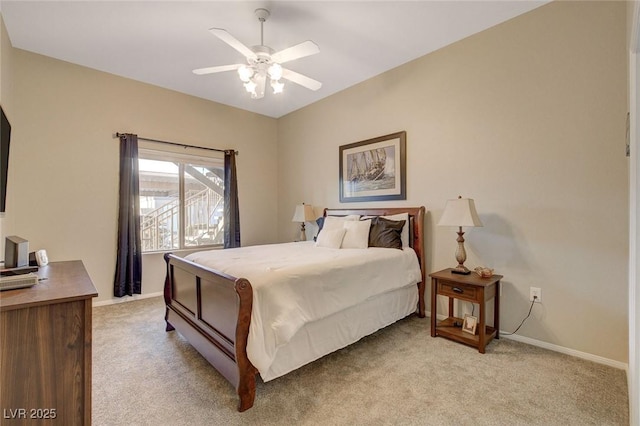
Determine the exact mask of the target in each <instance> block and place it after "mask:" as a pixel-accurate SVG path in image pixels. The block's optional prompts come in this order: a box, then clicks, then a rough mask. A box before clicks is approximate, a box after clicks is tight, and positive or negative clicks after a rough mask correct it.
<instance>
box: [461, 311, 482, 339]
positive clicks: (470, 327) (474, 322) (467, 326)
mask: <svg viewBox="0 0 640 426" xmlns="http://www.w3.org/2000/svg"><path fill="white" fill-rule="evenodd" d="M477 327H478V318H476V317H474V316H472V315H469V314H466V315H465V316H464V321H463V322H462V331H464V332H465V333H469V334H473V335H474V336H475V334H476V328H477Z"/></svg>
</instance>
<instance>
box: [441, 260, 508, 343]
mask: <svg viewBox="0 0 640 426" xmlns="http://www.w3.org/2000/svg"><path fill="white" fill-rule="evenodd" d="M429 276H430V277H431V337H436V336H442V337H446V338H448V339H451V340H455V341H456V342H460V343H464V344H466V345H469V346H473V347H476V348H478V352H480V353H482V354H483V353H484V352H485V351H484V348H485V347H486V346H487V344H489V342H490V341H491V340H492V339H493V338H496V339H499V338H500V280H501V279H502V275H493V276H492V277H489V278H482V277H480V276H478V275H477V274H474V273H471V274H469V275H460V274H454V273H452V272H451V268H449V269H444V270H442V271H438V272H434V273H432V274H429ZM438 295H441V296H446V297H448V298H449V315H448V317H447V318H446V319H444V320H442V321H438V320H437V314H438V313H437V310H438V309H437V307H438V304H437V300H438ZM453 299H459V300H464V301H467V302H472V303H477V304H478V305H479V311H480V313H479V318H478V326H477V330H476V334H475V335H472V334H470V333H466V332H464V331H462V327H460V326H459V325H457V324H462V321H463V320H462V318H456V317H454V313H453ZM491 299H493V303H494V306H493V308H494V309H493V327H490V326H488V325H486V321H487V318H486V309H485V308H486V302H488V301H490V300H491Z"/></svg>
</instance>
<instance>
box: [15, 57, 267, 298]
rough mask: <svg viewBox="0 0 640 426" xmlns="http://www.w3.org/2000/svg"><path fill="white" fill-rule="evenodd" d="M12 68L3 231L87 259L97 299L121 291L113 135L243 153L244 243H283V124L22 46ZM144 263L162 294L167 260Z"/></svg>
mask: <svg viewBox="0 0 640 426" xmlns="http://www.w3.org/2000/svg"><path fill="white" fill-rule="evenodd" d="M3 50H4V46H3ZM12 67H13V72H14V75H13V78H12V85H13V89H14V93H15V95H14V102H13V104H14V108H13V111H12V112H13V114H12V126H13V133H12V142H11V159H10V161H11V163H10V170H9V180H8V182H9V195H8V197H9V200H8V211H7V214H6V218H5V219H6V220H7V221H8V224H11V226H7V227H6V230H3V232H5V233H6V234H8V235H13V234H16V235H20V236H22V237H24V238H26V239H28V240H29V244H30V249H31V250H32V251H33V250H37V249H40V248H45V249H47V252H48V255H49V258H50V259H51V260H53V261H58V260H69V259H82V260H83V261H84V263H85V266H86V267H87V270H88V272H89V275H90V276H91V278H92V279H93V282H94V283H95V285H96V287H97V289H98V292H99V298H98V299H97V300H98V301H101V300H109V299H111V298H112V295H113V290H112V282H113V274H114V270H115V266H114V265H115V256H116V251H115V247H116V226H117V204H118V202H117V200H118V199H117V192H118V167H119V165H118V155H119V152H118V141H117V139H113V138H112V135H113V134H114V133H115V132H131V133H137V134H138V135H140V136H146V137H151V138H155V139H162V140H169V141H179V142H182V143H187V144H193V145H201V146H211V147H215V148H233V149H236V150H238V151H239V152H240V155H239V157H238V159H237V168H238V175H239V177H240V181H239V188H238V192H239V201H240V205H241V208H242V213H241V217H240V220H241V227H242V242H243V244H256V243H265V242H272V241H274V240H275V239H276V230H275V229H276V226H275V224H276V214H277V200H276V196H275V194H277V187H276V182H277V172H276V166H277V145H276V136H277V129H276V125H277V123H276V120H274V119H272V118H268V117H265V116H261V115H257V114H253V113H249V112H246V111H242V110H239V109H235V108H230V107H227V106H223V105H220V104H216V103H213V102H210V101H205V100H203V99H199V98H195V97H191V96H187V95H183V94H180V93H177V92H173V91H170V90H165V89H161V88H158V87H155V86H151V85H147V84H143V83H139V82H135V81H133V80H128V79H124V78H121V77H116V76H114V75H110V74H106V73H102V72H98V71H95V70H91V69H88V68H84V67H80V66H77V65H73V64H69V63H67V62H63V61H58V60H55V59H51V58H47V57H44V56H40V55H36V54H33V53H29V52H26V51H23V50H19V49H13V63H12ZM246 212H260V214H248V213H246ZM143 269H144V271H145V272H144V274H145V275H144V276H143V293H147V294H148V293H154V292H159V291H161V290H162V285H163V280H164V271H163V261H162V256H161V255H145V257H144V264H143Z"/></svg>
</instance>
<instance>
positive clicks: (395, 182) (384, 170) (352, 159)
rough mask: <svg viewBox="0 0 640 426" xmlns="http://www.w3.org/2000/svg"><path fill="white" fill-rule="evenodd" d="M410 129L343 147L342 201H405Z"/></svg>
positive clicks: (341, 169)
mask: <svg viewBox="0 0 640 426" xmlns="http://www.w3.org/2000/svg"><path fill="white" fill-rule="evenodd" d="M406 147H407V132H406V131H401V132H397V133H392V134H389V135H385V136H379V137H377V138H373V139H367V140H363V141H360V142H355V143H350V144H347V145H342V146H340V149H339V154H340V175H339V185H340V202H341V203H348V202H359V201H389V200H406V199H407V190H406V181H407V170H406V167H407V166H406V163H407V158H406Z"/></svg>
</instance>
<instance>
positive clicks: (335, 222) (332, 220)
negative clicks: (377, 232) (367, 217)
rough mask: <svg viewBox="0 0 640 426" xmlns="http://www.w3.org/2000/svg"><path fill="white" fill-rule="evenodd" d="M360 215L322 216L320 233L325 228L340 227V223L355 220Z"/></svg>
mask: <svg viewBox="0 0 640 426" xmlns="http://www.w3.org/2000/svg"><path fill="white" fill-rule="evenodd" d="M359 219H360V216H358V215H357V214H356V215H351V216H327V217H325V218H324V224H323V225H322V231H320V233H321V234H322V232H323V231H324V230H325V229H327V230H332V229H342V228H343V226H342V224H343V223H344V222H346V221H355V220H359Z"/></svg>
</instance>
